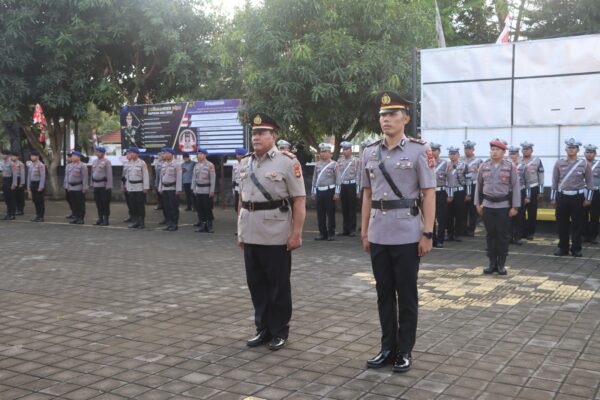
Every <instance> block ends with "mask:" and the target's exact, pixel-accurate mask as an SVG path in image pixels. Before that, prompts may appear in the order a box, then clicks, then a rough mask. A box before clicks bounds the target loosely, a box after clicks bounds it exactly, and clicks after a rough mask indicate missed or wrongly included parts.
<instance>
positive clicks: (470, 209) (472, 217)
mask: <svg viewBox="0 0 600 400" xmlns="http://www.w3.org/2000/svg"><path fill="white" fill-rule="evenodd" d="M474 198H475V184H472V185H471V200H469V201H465V226H464V227H463V230H462V231H460V230H459V231H458V233H459V234H460V235H463V234H465V233H466V234H469V235H473V234H475V228H476V227H477V217H478V214H477V207H475V202H474Z"/></svg>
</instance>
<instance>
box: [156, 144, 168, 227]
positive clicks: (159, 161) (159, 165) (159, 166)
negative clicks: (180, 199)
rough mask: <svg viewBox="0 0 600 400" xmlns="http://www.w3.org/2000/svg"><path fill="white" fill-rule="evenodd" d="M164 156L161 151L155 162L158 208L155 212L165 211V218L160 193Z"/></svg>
mask: <svg viewBox="0 0 600 400" xmlns="http://www.w3.org/2000/svg"><path fill="white" fill-rule="evenodd" d="M163 156H164V153H163V152H162V151H160V152H159V153H158V154H157V155H156V160H155V162H154V187H155V188H156V206H155V207H154V209H155V210H163V217H164V214H165V213H164V208H163V202H162V193H160V191H159V190H158V187H159V186H160V170H161V169H162V166H163V164H164V160H163ZM165 218H166V217H165ZM164 223H166V222H164Z"/></svg>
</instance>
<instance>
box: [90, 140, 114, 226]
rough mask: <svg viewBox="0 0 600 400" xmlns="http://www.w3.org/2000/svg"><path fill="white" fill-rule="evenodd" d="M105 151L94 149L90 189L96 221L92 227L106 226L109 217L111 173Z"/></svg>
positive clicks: (101, 148)
mask: <svg viewBox="0 0 600 400" xmlns="http://www.w3.org/2000/svg"><path fill="white" fill-rule="evenodd" d="M105 155H106V149H105V148H104V147H102V146H98V147H96V157H98V158H96V159H95V160H94V161H93V162H92V187H93V188H94V201H95V202H96V209H97V210H98V220H96V223H95V224H94V225H101V226H107V225H108V217H109V216H110V199H111V197H112V187H113V171H112V163H111V162H110V160H109V159H107V158H106V157H105Z"/></svg>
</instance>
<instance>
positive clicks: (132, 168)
mask: <svg viewBox="0 0 600 400" xmlns="http://www.w3.org/2000/svg"><path fill="white" fill-rule="evenodd" d="M128 154H129V161H128V162H127V169H126V170H125V174H126V175H125V189H126V190H127V193H128V194H129V202H130V205H131V222H132V223H131V224H130V225H129V226H128V228H130V229H144V228H145V226H146V225H145V218H146V194H147V193H148V190H149V189H150V174H149V173H148V166H147V165H146V162H145V161H144V160H142V159H141V158H140V150H139V149H138V148H137V147H131V148H130V149H129V152H128Z"/></svg>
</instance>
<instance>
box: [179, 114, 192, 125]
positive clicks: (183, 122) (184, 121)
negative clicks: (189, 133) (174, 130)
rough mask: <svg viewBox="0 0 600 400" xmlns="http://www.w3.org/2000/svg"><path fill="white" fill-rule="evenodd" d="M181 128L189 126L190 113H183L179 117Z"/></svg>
mask: <svg viewBox="0 0 600 400" xmlns="http://www.w3.org/2000/svg"><path fill="white" fill-rule="evenodd" d="M180 126H181V127H182V128H187V127H188V126H190V115H189V114H185V115H184V116H183V118H181V125H180Z"/></svg>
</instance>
